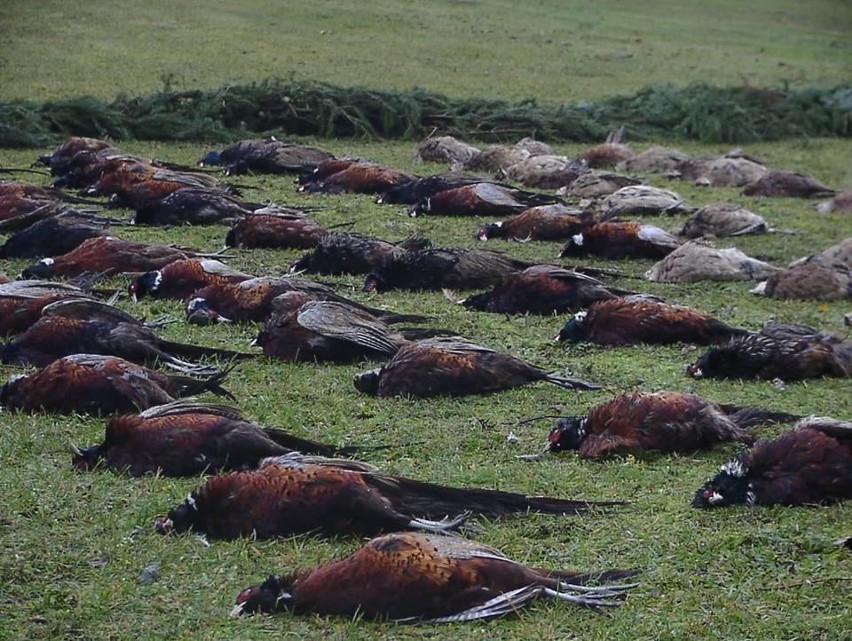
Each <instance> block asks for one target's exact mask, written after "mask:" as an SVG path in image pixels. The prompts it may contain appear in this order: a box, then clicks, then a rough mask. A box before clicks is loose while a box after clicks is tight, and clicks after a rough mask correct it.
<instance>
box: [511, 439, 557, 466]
mask: <svg viewBox="0 0 852 641" xmlns="http://www.w3.org/2000/svg"><path fill="white" fill-rule="evenodd" d="M548 452H550V443H549V442H548V443H545V444H544V448H542V449H541V450H540V451H538V452H536V453H535V454H521V455H519V456H516V457H515V458H517V459H520V460H521V461H537V460H538V459H540V458H541V457H542V456H544V455H545V454H547V453H548Z"/></svg>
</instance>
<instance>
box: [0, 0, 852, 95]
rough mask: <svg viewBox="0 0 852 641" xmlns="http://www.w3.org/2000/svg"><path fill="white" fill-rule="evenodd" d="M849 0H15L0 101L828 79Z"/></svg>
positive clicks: (844, 36)
mask: <svg viewBox="0 0 852 641" xmlns="http://www.w3.org/2000/svg"><path fill="white" fill-rule="evenodd" d="M850 30H852V10H850V7H849V4H848V3H847V2H845V1H844V0H812V1H811V2H806V3H805V2H797V1H796V0H756V1H755V2H749V3H746V4H744V3H741V2H736V1H735V0H716V1H715V2H705V3H698V2H687V3H684V2H678V0H645V1H643V2H641V3H624V2H619V0H599V1H598V2H594V3H588V2H581V1H578V0H571V1H561V0H533V1H531V2H523V3H519V2H509V1H507V0H479V1H477V0H473V1H469V0H439V1H436V2H428V3H422V2H414V1H413V0H382V1H381V2H370V3H345V2H339V1H336V0H316V1H314V2H288V3H275V2H268V0H240V1H239V2H233V3H226V4H223V5H216V6H215V7H213V6H210V5H207V4H204V3H199V2H196V1H194V0H171V1H168V0H149V2H145V3H144V4H138V3H137V4H133V5H127V4H126V3H115V2H106V1H104V0H94V1H92V2H79V1H73V0H72V1H67V0H42V1H41V2H28V1H26V0H10V2H7V3H5V10H4V12H3V20H2V22H0V100H9V99H13V98H25V99H45V98H63V97H67V96H70V95H82V94H92V95H96V96H99V97H101V98H111V97H113V96H115V95H116V94H118V93H127V94H130V95H139V94H147V93H150V92H151V91H154V90H156V89H159V88H161V87H162V86H163V84H164V83H166V82H167V83H169V84H170V85H171V86H172V87H173V88H176V89H195V88H198V87H204V88H212V87H218V86H220V85H222V84H225V83H246V82H250V81H254V80H260V79H262V78H266V77H270V76H272V77H282V78H288V77H291V76H293V77H295V78H296V79H312V80H326V81H329V82H332V83H336V84H341V85H363V86H367V87H373V88H380V89H410V88H411V87H415V86H419V87H424V88H427V89H431V90H434V91H440V92H443V93H446V94H449V95H451V96H458V97H468V96H482V97H498V98H504V99H511V100H519V99H527V98H534V99H536V100H538V101H540V102H569V101H575V100H588V99H594V98H600V97H604V96H611V95H615V94H630V93H633V92H635V91H637V90H638V89H641V88H642V87H645V86H647V85H650V84H658V83H666V82H673V83H676V84H682V83H686V82H691V81H703V82H707V83H710V84H720V85H737V84H741V83H749V84H753V85H756V86H769V87H773V88H775V87H779V86H781V85H782V84H785V83H789V85H790V86H792V87H794V88H795V87H802V86H809V85H824V86H833V85H836V84H839V83H841V82H847V81H848V80H849V78H850V68H849V60H850V59H852V41H850V39H849V37H848V34H849V32H850Z"/></svg>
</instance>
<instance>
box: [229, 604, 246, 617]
mask: <svg viewBox="0 0 852 641" xmlns="http://www.w3.org/2000/svg"><path fill="white" fill-rule="evenodd" d="M244 606H245V603H237V605H235V606H234V607H233V608H231V611H230V612H229V613H228V616H229V617H231V618H232V619H235V618H237V617H241V616H243V610H244Z"/></svg>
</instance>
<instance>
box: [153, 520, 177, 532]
mask: <svg viewBox="0 0 852 641" xmlns="http://www.w3.org/2000/svg"><path fill="white" fill-rule="evenodd" d="M154 529H155V530H156V531H157V532H159V533H160V534H170V533H171V532H172V531H173V530H174V529H175V524H174V521H172V520H171V519H170V518H168V517H163V518H159V519H157V520H156V521H154Z"/></svg>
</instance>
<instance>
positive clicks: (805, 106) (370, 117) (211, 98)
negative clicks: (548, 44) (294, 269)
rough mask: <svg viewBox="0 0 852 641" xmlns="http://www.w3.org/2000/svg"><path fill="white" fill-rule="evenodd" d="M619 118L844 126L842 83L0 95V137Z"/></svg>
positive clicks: (679, 129)
mask: <svg viewBox="0 0 852 641" xmlns="http://www.w3.org/2000/svg"><path fill="white" fill-rule="evenodd" d="M622 125H624V127H625V130H626V132H627V136H628V138H629V139H630V140H655V141H660V140H667V139H694V140H699V141H702V142H710V143H737V144H738V143H744V142H753V141H759V140H775V139H780V138H790V137H801V136H827V137H836V136H843V137H848V136H850V135H852V86H841V87H836V88H831V89H829V88H812V89H802V90H797V91H789V90H786V89H785V90H769V89H764V88H756V87H750V86H737V87H714V86H710V85H707V84H692V85H688V86H685V87H675V86H672V85H660V86H653V87H648V88H646V89H643V90H641V91H639V92H637V93H636V94H634V95H631V96H616V97H613V98H605V99H602V100H598V101H594V102H580V103H575V104H570V105H551V104H539V103H538V102H537V101H535V100H525V101H521V102H515V103H511V102H506V101H502V100H488V99H481V98H449V97H447V96H445V95H442V94H439V93H434V92H429V91H425V90H422V89H412V90H410V91H374V90H370V89H365V88H361V87H339V86H335V85H331V84H327V83H322V82H295V81H286V82H285V81H283V80H277V79H270V80H265V81H263V82H259V83H252V84H249V85H228V86H224V87H221V88H219V89H215V90H210V91H204V90H191V91H176V90H173V89H172V88H171V87H170V86H166V87H165V88H164V89H162V90H161V91H158V92H156V93H153V94H150V95H147V96H139V97H128V96H119V97H118V98H116V99H115V100H113V101H111V102H106V101H103V100H100V99H97V98H93V97H90V96H83V97H75V98H68V99H64V100H53V101H47V102H43V103H36V102H27V101H18V102H9V103H0V146H4V147H33V146H44V145H48V144H53V143H55V142H56V141H57V140H58V139H61V138H65V137H68V136H72V135H75V136H94V137H100V138H111V139H114V140H121V139H138V140H164V141H169V140H170V141H180V140H185V141H199V142H203V141H226V140H233V139H237V138H244V137H248V136H257V135H265V134H269V133H276V134H278V135H281V134H282V133H283V134H286V135H289V136H313V137H322V138H353V137H354V138H365V139H377V138H398V139H409V140H411V139H413V140H419V139H422V138H424V137H426V136H427V135H429V134H432V133H440V134H449V135H454V136H457V137H460V138H464V139H467V140H479V141H482V142H500V141H505V140H517V139H518V138H519V137H522V136H535V137H536V138H538V139H540V140H546V141H548V142H569V141H570V142H596V141H601V140H603V139H604V138H605V137H606V135H607V133H609V132H610V131H613V130H614V129H617V128H618V127H620V126H622Z"/></svg>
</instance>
